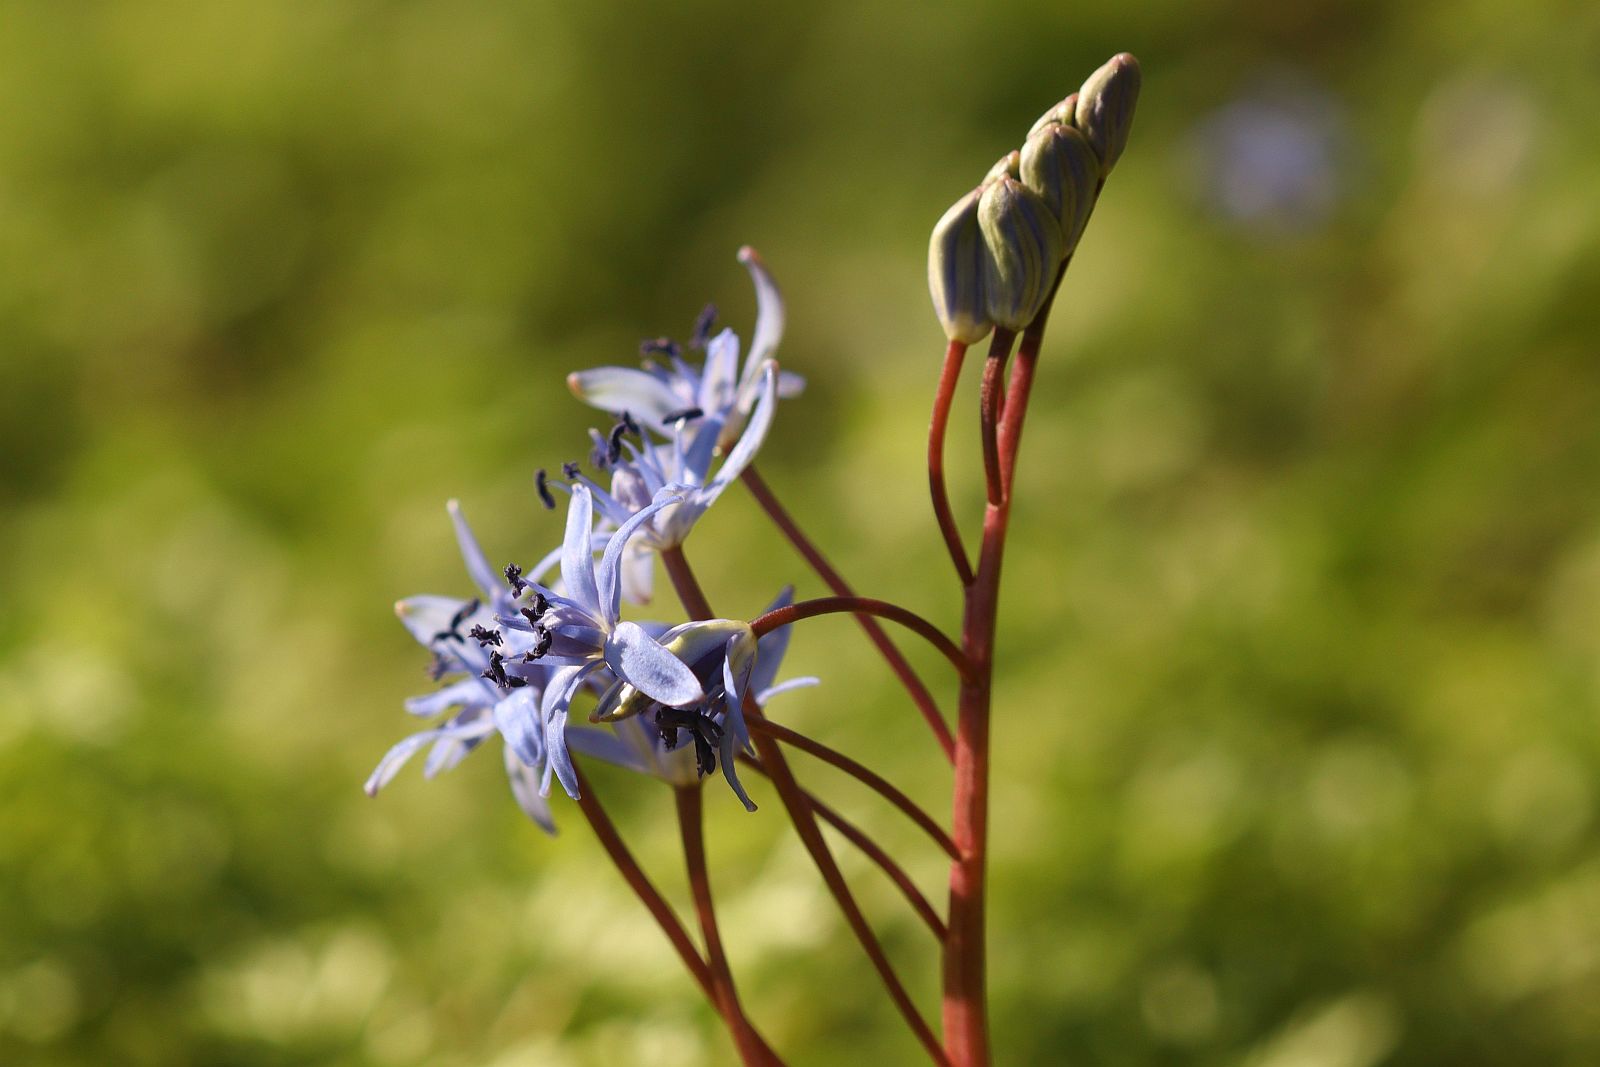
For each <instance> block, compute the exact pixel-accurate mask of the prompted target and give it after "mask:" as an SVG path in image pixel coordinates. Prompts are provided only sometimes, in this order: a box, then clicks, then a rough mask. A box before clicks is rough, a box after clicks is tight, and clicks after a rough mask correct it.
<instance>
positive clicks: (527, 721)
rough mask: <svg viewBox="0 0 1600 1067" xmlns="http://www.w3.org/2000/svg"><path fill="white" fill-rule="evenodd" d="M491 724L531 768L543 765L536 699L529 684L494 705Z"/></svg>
mask: <svg viewBox="0 0 1600 1067" xmlns="http://www.w3.org/2000/svg"><path fill="white" fill-rule="evenodd" d="M494 725H495V728H496V729H498V730H499V731H500V735H501V736H502V737H504V738H505V739H506V746H507V747H508V748H510V749H511V751H513V752H515V753H516V754H517V758H518V759H520V760H521V761H522V762H523V763H526V764H527V765H528V766H530V767H540V766H543V764H544V760H545V752H544V745H543V741H544V735H543V732H542V731H541V730H540V722H539V700H538V696H537V695H536V694H535V691H534V690H533V688H532V687H531V686H524V687H523V688H521V689H516V690H513V691H512V693H511V695H510V696H508V697H506V698H505V699H504V700H502V701H500V703H498V704H496V705H495V706H494Z"/></svg>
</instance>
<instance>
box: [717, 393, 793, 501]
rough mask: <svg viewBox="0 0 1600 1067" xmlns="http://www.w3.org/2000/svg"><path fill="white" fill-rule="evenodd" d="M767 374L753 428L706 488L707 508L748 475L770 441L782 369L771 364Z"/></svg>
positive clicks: (744, 435) (746, 432)
mask: <svg viewBox="0 0 1600 1067" xmlns="http://www.w3.org/2000/svg"><path fill="white" fill-rule="evenodd" d="M763 374H764V377H763V378H762V381H761V399H760V400H758V401H756V410H755V412H754V414H752V415H751V416H750V425H748V426H746V427H745V428H744V433H742V434H740V435H739V443H738V444H737V445H734V446H733V451H732V452H730V453H728V458H727V459H725V460H723V462H722V467H721V468H720V469H719V470H718V471H717V476H716V477H715V478H713V479H711V481H710V483H709V484H708V485H707V486H706V489H707V490H708V495H709V499H708V500H706V503H707V504H710V503H712V502H713V501H715V500H716V499H717V497H718V496H720V495H721V494H722V491H723V490H724V489H726V488H727V487H728V485H729V484H730V483H732V482H733V480H734V479H735V478H737V477H739V475H740V474H742V473H744V469H745V468H746V467H748V466H749V465H750V461H751V460H753V459H755V458H756V452H757V451H759V450H760V448H761V443H762V442H763V441H765V440H766V439H767V431H768V430H769V429H771V428H772V412H773V409H774V408H775V407H776V406H777V404H778V365H777V364H776V363H768V364H767V365H766V369H765V370H764V372H763Z"/></svg>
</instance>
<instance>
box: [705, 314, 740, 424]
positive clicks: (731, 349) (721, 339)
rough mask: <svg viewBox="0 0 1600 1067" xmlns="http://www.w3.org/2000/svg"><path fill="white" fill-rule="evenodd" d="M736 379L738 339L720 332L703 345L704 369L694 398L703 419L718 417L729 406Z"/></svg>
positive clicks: (737, 384) (736, 386) (726, 331)
mask: <svg viewBox="0 0 1600 1067" xmlns="http://www.w3.org/2000/svg"><path fill="white" fill-rule="evenodd" d="M738 377H739V336H738V335H737V334H735V333H734V332H733V331H732V330H723V331H722V332H721V333H719V334H717V336H715V337H713V338H712V339H711V343H710V344H708V345H706V366H705V371H704V376H703V377H702V378H701V379H700V395H699V397H698V399H697V403H698V404H699V407H700V410H701V411H702V412H704V413H705V416H706V417H716V418H720V417H721V416H722V415H723V414H724V413H725V412H727V411H728V410H729V409H730V408H732V407H733V399H734V395H735V393H736V391H737V390H738V386H739V382H738Z"/></svg>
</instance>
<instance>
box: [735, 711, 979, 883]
mask: <svg viewBox="0 0 1600 1067" xmlns="http://www.w3.org/2000/svg"><path fill="white" fill-rule="evenodd" d="M746 721H748V722H749V724H750V729H751V732H753V733H757V734H763V735H765V736H767V737H771V738H773V739H775V740H778V741H781V742H783V743H784V744H786V745H788V746H789V747H790V748H797V749H799V750H800V751H801V752H805V753H807V754H809V755H812V756H815V757H817V759H819V760H821V761H822V762H823V763H826V764H828V765H829V766H830V767H837V768H838V769H839V770H841V771H843V772H844V773H846V774H848V775H849V776H850V777H852V778H854V779H855V780H856V781H858V782H860V783H861V784H862V785H865V786H866V787H867V788H868V789H871V790H872V791H873V792H875V793H877V794H878V795H879V796H881V797H883V798H884V799H885V800H887V801H888V802H889V803H891V804H893V805H894V806H895V807H897V808H899V809H900V810H901V811H902V812H904V813H905V815H906V817H907V818H908V819H910V820H911V821H912V822H914V823H916V824H917V826H918V827H920V828H921V829H922V831H923V832H924V833H926V834H927V835H928V836H929V837H931V838H933V842H934V844H936V845H938V846H939V848H940V849H941V850H942V851H943V852H944V853H945V854H946V855H947V856H949V857H950V858H952V859H954V858H956V857H957V856H958V855H960V853H959V852H958V851H957V850H956V846H955V842H953V841H951V840H950V835H949V834H947V833H946V832H945V829H944V827H942V826H940V825H939V823H938V821H937V820H935V819H934V817H933V816H932V815H929V814H928V813H927V812H926V811H923V810H922V807H921V805H919V804H918V803H917V802H916V801H914V800H912V799H911V798H910V797H908V796H906V795H905V793H903V792H901V791H900V790H899V789H898V788H896V787H895V786H894V785H893V784H891V783H890V782H889V780H888V779H887V778H884V777H883V776H882V775H881V774H879V773H878V772H876V771H874V770H872V769H871V768H870V767H867V766H865V765H864V764H862V763H861V762H860V761H858V760H853V759H851V758H850V757H849V756H846V755H845V754H844V753H843V752H839V751H838V750H836V749H832V748H829V747H828V746H827V745H824V744H823V743H822V742H820V741H813V740H812V739H811V738H809V737H807V736H806V735H805V734H802V733H800V732H799V731H798V730H791V729H789V728H788V727H787V726H780V725H779V724H777V723H775V722H773V721H772V720H771V719H768V718H767V717H766V716H764V715H750V716H748V717H747V720H746Z"/></svg>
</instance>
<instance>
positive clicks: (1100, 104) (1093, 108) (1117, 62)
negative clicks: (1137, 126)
mask: <svg viewBox="0 0 1600 1067" xmlns="http://www.w3.org/2000/svg"><path fill="white" fill-rule="evenodd" d="M1142 80H1143V74H1142V72H1141V71H1140V68H1139V61H1138V60H1137V59H1135V58H1134V57H1133V55H1132V54H1131V53H1129V52H1118V53H1117V54H1116V55H1114V56H1112V57H1111V58H1110V59H1108V60H1106V61H1105V63H1103V64H1101V66H1100V69H1099V70H1097V71H1095V72H1094V73H1093V74H1091V75H1089V78H1088V80H1087V81H1085V82H1084V83H1083V88H1082V89H1079V90H1078V104H1077V108H1076V110H1075V112H1074V115H1073V120H1074V124H1075V125H1076V126H1077V127H1078V129H1080V130H1082V131H1083V133H1084V136H1085V137H1087V138H1088V140H1089V143H1090V144H1091V145H1093V146H1094V150H1095V152H1096V153H1098V154H1099V156H1100V163H1101V168H1102V169H1103V170H1104V171H1105V172H1106V173H1108V174H1109V173H1110V171H1111V168H1112V167H1113V166H1114V165H1115V164H1116V162H1117V160H1118V159H1119V158H1120V157H1121V156H1122V150H1123V148H1125V147H1126V146H1127V143H1128V131H1129V130H1130V129H1131V128H1132V127H1133V112H1134V108H1135V107H1136V106H1137V105H1138V102H1139V86H1140V84H1141V82H1142Z"/></svg>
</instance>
